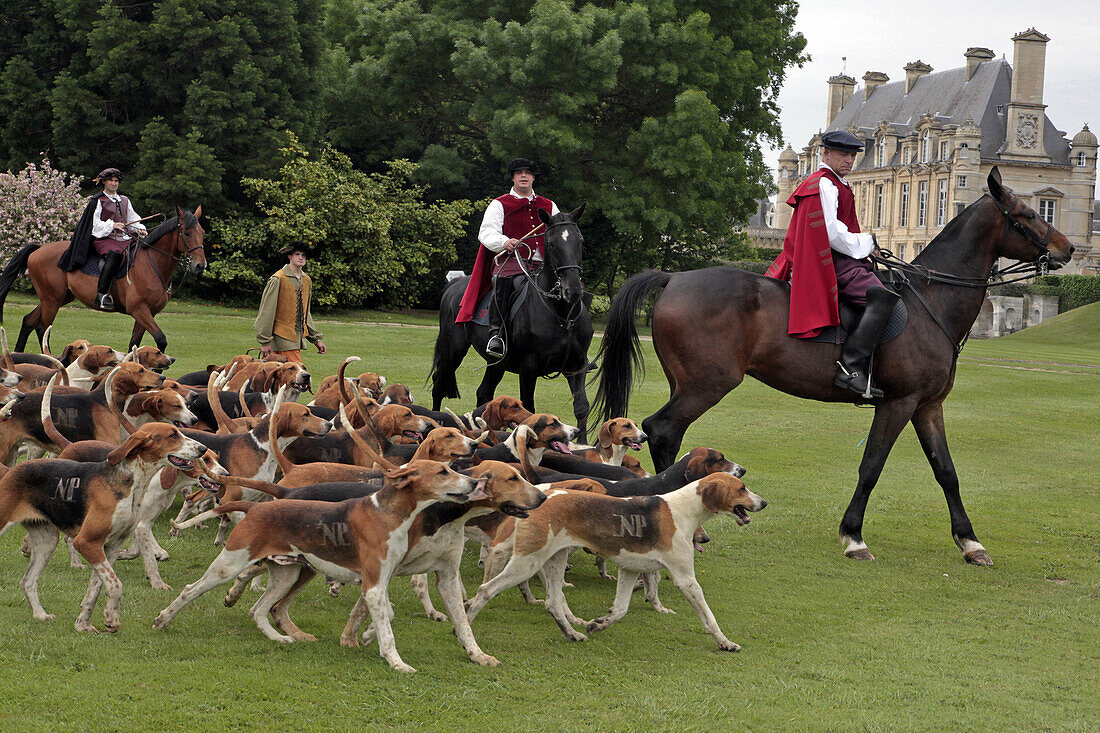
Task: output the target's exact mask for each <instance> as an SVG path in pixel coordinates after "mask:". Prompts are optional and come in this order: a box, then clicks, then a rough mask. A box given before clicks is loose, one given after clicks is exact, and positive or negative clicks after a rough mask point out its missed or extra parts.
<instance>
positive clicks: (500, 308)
mask: <svg viewBox="0 0 1100 733" xmlns="http://www.w3.org/2000/svg"><path fill="white" fill-rule="evenodd" d="M514 293H515V287H514V284H513V282H512V278H510V277H497V278H494V279H493V297H492V298H490V299H489V341H488V343H486V344H485V354H486V355H487V356H491V357H492V358H494V359H503V358H504V355H505V354H507V353H508V345H507V344H506V343H504V337H503V336H502V335H501V332H502V330H503V329H504V320H505V319H506V318H507V317H508V313H509V312H510V311H511V310H512V298H513V295H514Z"/></svg>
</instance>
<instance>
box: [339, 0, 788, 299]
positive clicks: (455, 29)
mask: <svg viewBox="0 0 1100 733" xmlns="http://www.w3.org/2000/svg"><path fill="white" fill-rule="evenodd" d="M331 8H332V9H331V11H330V16H329V21H330V22H329V23H328V26H327V33H328V36H329V38H330V41H332V42H333V43H335V44H337V45H338V49H337V53H336V63H334V65H333V67H332V73H333V75H332V77H331V81H332V83H331V85H330V86H329V87H328V94H329V97H328V98H327V101H326V108H327V114H328V118H327V120H328V129H329V133H330V135H331V138H332V140H333V141H334V143H335V144H336V145H337V146H338V147H340V148H341V149H343V150H346V151H348V152H349V153H350V154H351V155H352V156H353V158H354V159H355V160H356V161H357V162H359V163H361V164H364V165H371V166H373V165H378V164H380V163H381V162H382V161H384V160H386V159H389V158H391V157H410V158H412V159H414V160H417V161H418V162H419V163H420V165H421V167H420V170H419V176H420V177H421V180H423V181H425V182H427V183H429V184H431V190H432V191H433V193H434V194H435V195H439V196H447V195H452V196H457V195H464V196H467V197H470V198H477V197H480V196H483V195H485V194H489V193H498V192H499V191H500V189H501V184H502V181H501V178H500V173H501V171H502V169H503V162H504V161H506V160H507V159H508V158H510V157H512V156H515V155H524V156H526V157H532V158H536V159H538V160H540V161H541V162H543V163H544V164H545V165H546V166H548V168H549V170H550V173H551V175H550V176H549V177H547V178H545V179H544V180H543V181H541V182H540V183H539V184H538V187H539V190H540V191H542V192H544V193H549V194H551V195H552V196H553V197H554V198H556V199H557V200H558V202H559V203H560V204H561V205H562V206H563V208H571V207H573V206H575V205H577V204H579V203H580V202H581V201H587V202H588V204H589V210H590V211H593V212H594V216H593V217H592V218H591V219H590V220H589V222H588V224H587V225H586V227H585V230H586V233H587V236H586V243H587V244H588V245H589V256H588V258H587V262H588V265H587V269H588V273H589V274H588V278H589V280H590V282H591V281H592V280H593V279H596V280H602V281H603V282H604V283H605V284H607V285H608V286H611V285H612V284H613V282H614V280H615V278H616V276H617V275H618V274H620V273H622V272H624V271H626V272H629V271H633V270H637V269H639V268H641V267H643V266H648V265H656V266H662V267H684V266H692V265H697V264H702V263H704V262H707V261H710V260H712V259H713V258H715V257H717V256H720V255H722V254H723V253H724V252H725V248H726V246H727V244H726V243H727V242H728V241H729V238H730V237H731V227H732V224H733V223H734V222H736V221H739V220H741V221H743V220H744V219H745V218H747V216H748V215H749V214H750V213H751V212H752V210H753V208H754V207H755V205H756V204H755V201H754V199H756V198H758V197H760V196H762V195H764V194H766V193H767V191H768V190H769V187H770V185H771V184H770V174H769V171H768V168H767V166H766V165H765V163H764V160H763V157H762V154H761V150H760V146H761V144H762V143H765V142H771V143H778V142H779V140H780V128H779V125H778V121H777V113H778V109H777V107H776V101H775V100H776V95H777V94H778V92H779V88H780V86H781V84H782V81H783V78H784V72H785V69H786V68H788V67H789V66H790V65H792V64H798V63H801V62H802V61H804V60H805V57H804V56H803V54H802V50H803V48H804V46H805V39H804V38H803V37H802V36H801V35H799V34H797V33H795V32H794V31H793V25H794V16H795V12H796V10H797V4H796V3H795V2H791V1H789V0H778V1H774V0H773V1H769V0H727V1H724V2H723V1H719V0H709V1H708V0H623V1H620V2H612V1H609V0H601V1H597V2H588V3H583V4H581V3H574V2H568V1H567V0H535V2H532V3H516V2H479V3H468V2H461V1H458V0H419V1H414V0H401V1H395V0H362V2H359V3H358V5H357V6H356V5H355V4H352V3H349V2H347V1H346V0H334V2H333V4H332V6H331ZM349 17H354V18H355V19H356V21H355V22H354V23H349V22H347V19H348V18H349ZM335 18H339V19H340V22H335V21H334V19H335ZM341 28H342V29H343V30H344V34H343V36H342V37H340V29H341Z"/></svg>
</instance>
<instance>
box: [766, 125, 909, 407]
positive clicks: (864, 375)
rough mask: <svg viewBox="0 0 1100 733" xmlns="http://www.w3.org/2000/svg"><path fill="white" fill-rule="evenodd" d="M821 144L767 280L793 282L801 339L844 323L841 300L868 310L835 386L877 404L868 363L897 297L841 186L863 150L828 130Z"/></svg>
mask: <svg viewBox="0 0 1100 733" xmlns="http://www.w3.org/2000/svg"><path fill="white" fill-rule="evenodd" d="M821 142H822V145H823V146H824V148H825V151H824V155H823V157H822V166H821V168H820V169H819V170H818V171H817V172H816V173H814V174H813V175H811V176H809V177H808V178H807V179H806V180H805V181H803V182H802V183H801V184H799V186H798V188H796V189H795V191H794V193H792V194H791V197H790V198H789V199H787V203H788V204H789V205H790V206H792V207H794V215H793V216H792V217H791V223H790V226H789V227H788V229H787V236H786V238H785V239H784V240H783V252H782V253H781V254H780V255H779V257H777V258H776V259H775V262H773V263H772V265H771V267H769V268H768V271H767V272H766V273H765V274H766V275H768V276H769V277H773V278H776V279H778V280H789V281H790V283H791V308H790V316H789V320H788V323H787V333H788V334H790V335H791V336H795V337H797V338H812V337H814V336H816V335H818V334H819V333H820V332H821V330H822V329H823V328H825V327H827V326H837V325H840V307H839V299H843V300H845V301H846V302H850V303H852V304H853V305H859V306H865V308H864V312H863V315H862V316H861V317H860V320H859V322H858V324H857V325H856V327H855V328H854V329H853V330H852V332H851V333H850V334H848V339H847V340H846V341H845V342H844V347H843V349H842V351H841V355H840V361H839V362H837V366H838V367H839V368H838V371H837V376H836V380H835V381H836V385H837V386H838V387H843V388H845V389H849V390H851V391H853V392H855V393H857V394H859V395H861V396H864V397H866V396H870V397H872V398H879V397H882V396H883V395H882V390H880V389H876V388H873V387H871V386H870V379H871V377H870V374H869V373H868V372H869V370H868V365H869V362H870V358H871V354H872V353H874V350H875V345H876V344H877V343H878V338H879V336H880V335H881V333H882V329H883V328H884V327H885V326H886V322H887V321H888V320H889V319H890V314H891V313H893V310H894V303H895V302H896V301H897V299H898V296H897V294H895V293H894V292H892V291H890V290H888V289H886V288H885V287H883V285H882V282H881V281H880V280H879V279H878V278H877V277H875V274H874V271H873V269H872V267H871V262H870V260H869V259H868V257H869V256H870V254H871V253H872V252H873V251H874V250H875V248H876V243H875V238H874V235H872V234H863V233H861V232H860V230H859V221H858V220H857V219H856V207H855V196H854V195H853V194H852V189H851V187H849V186H848V183H847V181H845V180H844V176H846V175H848V173H849V172H851V170H852V166H853V164H854V163H855V155H856V153H857V152H859V151H860V150H862V149H863V144H862V143H861V142H860V141H859V139H858V138H857V137H856V136H855V135H852V134H851V133H849V132H844V131H842V130H834V131H831V132H826V133H825V134H824V135H822V136H821Z"/></svg>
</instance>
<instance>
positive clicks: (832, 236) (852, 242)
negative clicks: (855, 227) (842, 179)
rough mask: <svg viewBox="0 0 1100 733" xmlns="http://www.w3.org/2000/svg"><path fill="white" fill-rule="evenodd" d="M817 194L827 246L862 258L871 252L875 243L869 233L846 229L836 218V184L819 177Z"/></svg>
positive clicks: (837, 197)
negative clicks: (827, 238)
mask: <svg viewBox="0 0 1100 733" xmlns="http://www.w3.org/2000/svg"><path fill="white" fill-rule="evenodd" d="M817 192H818V194H817V195H818V196H819V197H820V198H821V211H822V213H823V214H824V215H825V231H826V232H827V233H828V235H829V246H830V247H832V248H833V249H834V250H836V251H837V252H840V253H841V254H845V255H848V256H849V257H854V258H856V259H857V260H862V259H863V258H864V257H867V256H868V255H869V254H871V251H872V250H874V248H875V244H874V241H873V240H872V239H871V235H870V234H862V233H858V232H850V231H848V227H847V225H845V224H844V222H842V221H840V220H839V219H837V218H836V211H837V206H838V204H839V201H840V194H839V193H838V192H837V190H836V185H835V184H834V183H833V182H832V181H830V180H829V179H828V178H826V177H825V176H822V177H821V180H820V181H819V182H818V186H817Z"/></svg>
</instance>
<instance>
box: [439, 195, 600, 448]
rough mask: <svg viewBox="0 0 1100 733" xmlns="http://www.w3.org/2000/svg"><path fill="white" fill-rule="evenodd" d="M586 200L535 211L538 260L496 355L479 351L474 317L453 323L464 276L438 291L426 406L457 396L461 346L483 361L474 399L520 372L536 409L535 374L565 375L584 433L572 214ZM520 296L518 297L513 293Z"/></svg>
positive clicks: (580, 304) (483, 333) (586, 326)
mask: <svg viewBox="0 0 1100 733" xmlns="http://www.w3.org/2000/svg"><path fill="white" fill-rule="evenodd" d="M583 213H584V206H583V205H582V206H581V207H580V208H578V209H576V210H575V211H573V212H571V213H568V214H564V213H559V214H554V215H553V216H551V215H550V214H548V213H546V212H545V211H541V210H540V211H539V216H541V217H542V220H543V223H544V224H545V225H546V234H545V237H546V239H545V242H546V245H545V256H546V261H545V264H544V266H543V267H542V269H541V270H539V272H538V273H537V274H531V275H528V293H527V298H526V300H525V301H524V302H523V303H522V305H521V306H520V307H519V310H518V311H517V312H516V315H515V317H514V318H513V319H512V320H511V323H509V324H508V352H507V354H506V355H505V357H504V358H503V359H501V360H500V361H496V360H490V359H489V358H488V357H486V355H485V344H486V343H487V342H488V340H489V327H488V326H481V325H478V324H476V323H474V322H473V321H470V322H467V323H455V317H456V316H457V315H458V307H459V301H461V300H462V294H463V292H465V290H466V283H467V282H468V281H469V279H470V278H469V277H463V278H458V279H456V280H453V281H452V282H451V283H449V284H448V285H447V287H446V289H445V290H444V291H443V297H442V299H441V301H440V304H439V335H438V336H437V337H436V340H435V356H434V358H433V360H432V370H431V373H430V374H429V377H428V378H429V379H431V381H432V409H434V410H438V409H439V408H440V405H441V403H442V402H443V400H444V399H445V398H457V397H459V396H460V395H459V391H458V382H457V381H456V380H455V372H456V371H457V370H458V366H459V364H461V363H462V359H463V357H465V356H466V352H467V350H468V349H469V348H470V346H471V345H472V346H473V347H474V349H475V350H476V351H477V352H478V353H479V354H480V355H481V356H482V358H484V359H485V360H486V362H488V365H487V366H486V367H485V376H484V377H483V378H482V380H481V385H480V386H479V387H478V388H477V404H479V405H483V404H485V403H486V402H488V401H489V400H491V399H493V395H494V393H495V392H496V388H497V385H499V384H500V380H501V379H503V378H504V373H505V372H506V371H507V372H513V373H515V374H518V375H519V392H520V401H521V402H523V406H524V407H526V408H527V409H528V410H530V411H531V412H534V411H535V381H536V380H537V379H538V378H539V377H544V376H549V375H557V374H563V375H565V378H566V380H567V381H568V382H569V389H570V390H571V391H572V395H573V414H574V415H575V416H576V418H577V426H578V427H579V428H580V430H581V433H582V435H585V434H587V426H588V411H589V404H588V395H587V393H586V392H585V375H586V373H587V369H588V364H589V362H588V346H589V344H591V343H592V316H591V315H590V314H589V312H588V305H589V303H590V302H591V296H590V295H589V294H587V293H586V292H585V290H584V286H583V285H582V284H581V254H582V248H583V243H584V238H583V237H582V236H581V230H580V228H579V227H578V226H577V220H578V219H580V217H581V214H583ZM517 297H518V296H517Z"/></svg>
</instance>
